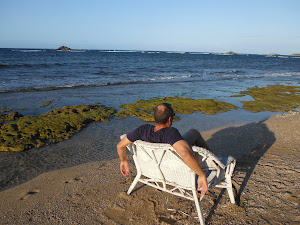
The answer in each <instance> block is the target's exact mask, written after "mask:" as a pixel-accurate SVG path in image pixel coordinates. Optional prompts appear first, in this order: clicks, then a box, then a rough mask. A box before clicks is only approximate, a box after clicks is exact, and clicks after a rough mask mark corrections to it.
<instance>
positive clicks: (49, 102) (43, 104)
mask: <svg viewBox="0 0 300 225" xmlns="http://www.w3.org/2000/svg"><path fill="white" fill-rule="evenodd" d="M53 101H54V100H51V101H47V102H43V103H42V105H40V106H39V108H43V107H46V106H48V105H50V104H51V103H52V102H53Z"/></svg>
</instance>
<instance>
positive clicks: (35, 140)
mask: <svg viewBox="0 0 300 225" xmlns="http://www.w3.org/2000/svg"><path fill="white" fill-rule="evenodd" d="M115 112H116V111H115V109H113V108H110V107H109V108H107V107H104V106H99V105H77V106H66V107H63V108H60V109H55V110H52V111H50V112H48V113H45V114H42V115H39V116H24V117H22V118H20V119H19V120H18V121H17V122H11V123H5V124H4V125H2V126H1V127H0V151H23V150H27V149H31V148H34V147H42V146H45V145H49V144H52V143H56V142H60V141H63V140H66V139H69V138H70V136H72V135H73V134H75V133H77V132H79V131H80V130H81V129H82V128H84V127H85V126H87V125H88V124H89V123H91V122H94V121H95V122H107V121H108V120H109V119H110V118H111V117H112V116H113V115H114V113H115Z"/></svg>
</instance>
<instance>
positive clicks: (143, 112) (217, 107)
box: [116, 97, 237, 122]
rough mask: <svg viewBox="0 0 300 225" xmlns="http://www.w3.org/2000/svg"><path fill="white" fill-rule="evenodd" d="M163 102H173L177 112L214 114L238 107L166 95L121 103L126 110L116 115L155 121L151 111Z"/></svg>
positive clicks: (209, 100) (176, 118)
mask: <svg viewBox="0 0 300 225" xmlns="http://www.w3.org/2000/svg"><path fill="white" fill-rule="evenodd" d="M163 102H167V103H170V104H172V107H173V108H174V111H175V113H177V114H191V113H193V112H196V111H200V112H202V113H204V114H209V115H214V114H217V113H222V112H226V111H229V110H231V109H237V107H236V106H234V105H232V104H229V103H226V102H221V101H215V100H212V99H190V98H184V97H164V98H155V99H150V100H138V101H137V102H136V103H131V104H123V105H120V107H121V108H124V110H121V111H119V112H117V113H116V116H118V117H127V116H134V117H138V118H140V119H141V120H143V121H146V122H154V118H153V114H152V113H151V112H153V110H154V109H155V107H156V106H157V105H158V104H160V103H163ZM176 120H179V118H178V117H177V116H175V117H174V121H176Z"/></svg>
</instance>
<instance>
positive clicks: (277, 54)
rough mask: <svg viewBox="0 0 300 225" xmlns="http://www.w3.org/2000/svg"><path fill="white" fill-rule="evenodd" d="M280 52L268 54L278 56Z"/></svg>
mask: <svg viewBox="0 0 300 225" xmlns="http://www.w3.org/2000/svg"><path fill="white" fill-rule="evenodd" d="M278 55H279V54H277V53H270V54H268V56H278Z"/></svg>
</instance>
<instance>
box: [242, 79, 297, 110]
mask: <svg viewBox="0 0 300 225" xmlns="http://www.w3.org/2000/svg"><path fill="white" fill-rule="evenodd" d="M241 93H242V94H248V95H250V96H252V97H253V98H254V99H255V101H248V102H242V103H243V108H244V109H245V110H248V111H250V112H262V111H271V112H287V111H289V110H291V109H294V108H297V107H300V87H298V86H284V85H273V86H267V87H261V88H259V87H254V88H250V89H248V90H247V91H243V92H241Z"/></svg>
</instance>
